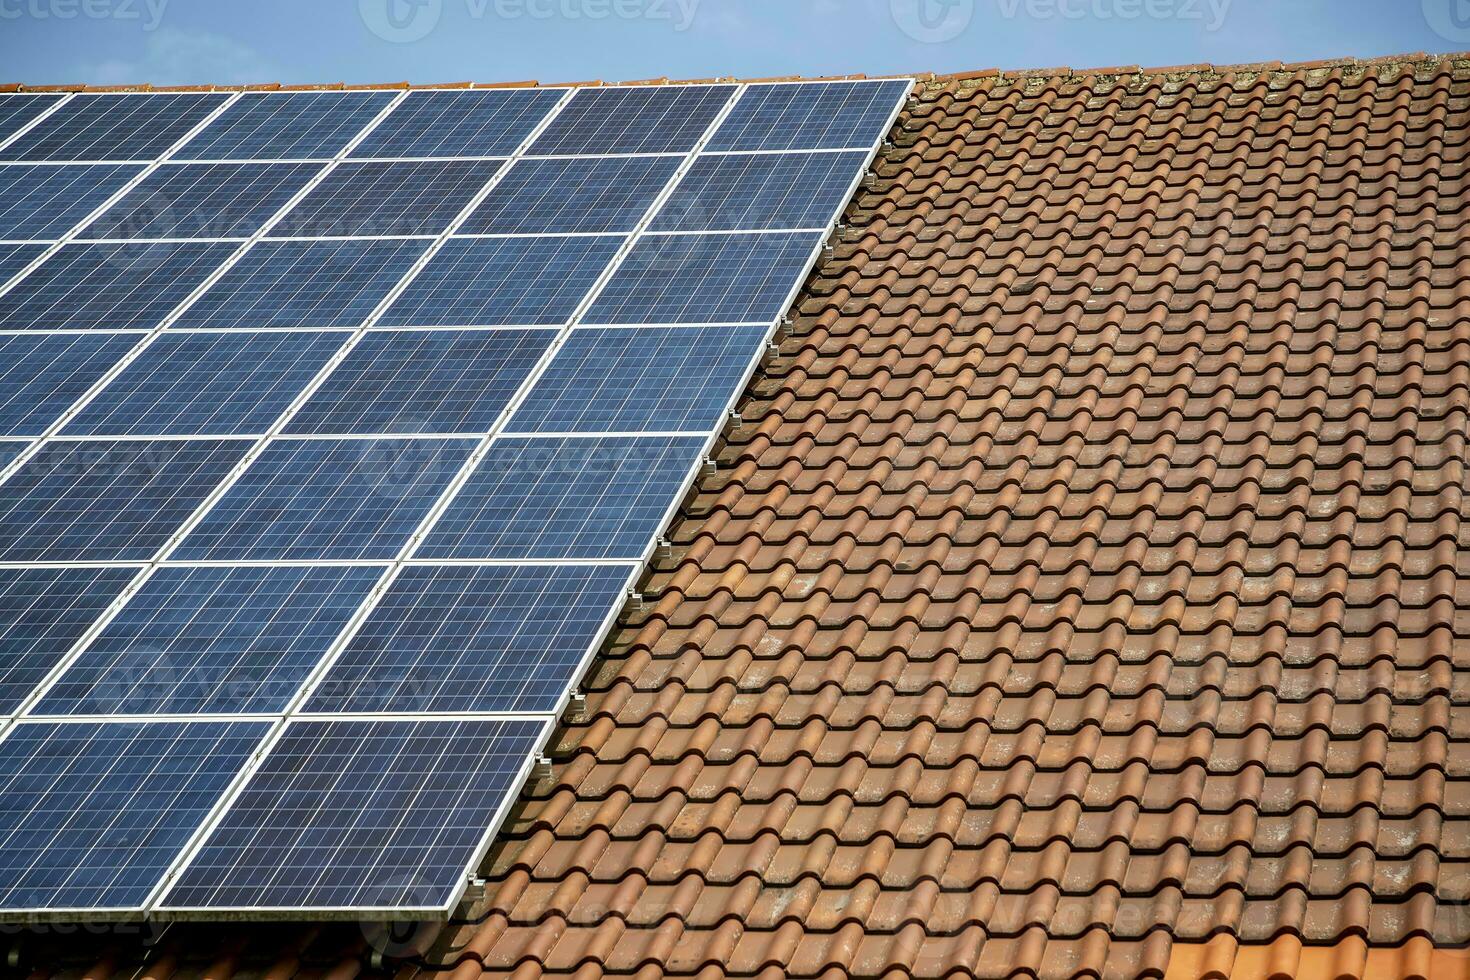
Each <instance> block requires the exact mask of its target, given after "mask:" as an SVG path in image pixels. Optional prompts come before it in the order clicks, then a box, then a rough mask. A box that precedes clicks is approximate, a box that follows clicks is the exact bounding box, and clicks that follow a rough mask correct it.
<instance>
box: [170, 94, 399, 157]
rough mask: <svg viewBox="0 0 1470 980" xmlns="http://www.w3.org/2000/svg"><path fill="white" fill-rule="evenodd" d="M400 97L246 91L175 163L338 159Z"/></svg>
mask: <svg viewBox="0 0 1470 980" xmlns="http://www.w3.org/2000/svg"><path fill="white" fill-rule="evenodd" d="M397 94H398V93H395V92H387V91H367V92H246V93H244V94H242V95H241V96H240V98H239V99H238V100H236V101H235V102H234V104H232V105H231V106H230V107H229V108H228V109H226V110H225V111H224V112H223V113H221V114H220V116H219V118H217V119H215V120H214V121H212V122H211V123H210V124H209V125H208V126H206V127H205V128H204V129H203V130H202V131H201V132H200V133H198V134H197V135H196V136H195V137H194V138H193V139H191V140H189V142H188V143H185V144H184V145H183V146H182V147H180V148H179V150H178V151H177V152H176V153H174V155H173V156H174V159H176V160H269V159H278V158H281V159H315V158H319V159H326V158H330V157H334V156H336V155H337V154H338V153H340V152H342V150H344V149H345V148H346V147H347V146H348V144H349V143H350V142H351V141H352V139H353V138H354V137H356V136H357V135H358V134H359V133H360V132H362V130H363V128H364V127H366V126H367V125H368V123H370V122H372V121H373V119H374V117H376V116H377V115H378V114H379V113H380V112H382V111H383V109H384V108H386V107H387V106H388V105H389V104H390V103H391V102H392V101H393V99H394V97H395V96H396V95H397Z"/></svg>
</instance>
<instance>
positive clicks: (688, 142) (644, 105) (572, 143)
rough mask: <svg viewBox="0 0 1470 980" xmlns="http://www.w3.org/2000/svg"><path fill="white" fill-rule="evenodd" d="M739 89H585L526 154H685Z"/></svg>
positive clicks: (720, 86) (666, 87)
mask: <svg viewBox="0 0 1470 980" xmlns="http://www.w3.org/2000/svg"><path fill="white" fill-rule="evenodd" d="M737 90H738V89H737V87H736V86H734V85H678V86H652V85H650V86H637V87H616V88H584V89H579V90H578V91H577V93H576V94H575V95H573V96H572V100H571V102H569V103H567V106H566V108H564V109H562V111H561V112H560V113H559V114H558V115H557V117H556V118H555V119H553V120H552V121H551V125H549V126H547V127H546V129H545V131H544V132H542V133H541V135H540V136H538V137H537V138H536V141H535V142H534V143H532V144H531V146H530V149H528V150H527V151H526V152H527V154H528V155H530V156H546V155H551V154H563V153H581V154H602V153H666V152H679V153H682V152H685V151H687V150H690V149H692V148H693V147H694V146H695V144H696V143H698V142H699V140H700V138H701V137H702V136H703V135H704V132H705V130H706V129H708V128H709V125H710V123H711V122H713V121H714V119H715V117H716V116H718V115H719V114H720V111H721V110H722V109H724V107H725V104H726V103H727V102H728V101H729V99H730V96H731V95H732V94H734V93H735V92H736V91H737Z"/></svg>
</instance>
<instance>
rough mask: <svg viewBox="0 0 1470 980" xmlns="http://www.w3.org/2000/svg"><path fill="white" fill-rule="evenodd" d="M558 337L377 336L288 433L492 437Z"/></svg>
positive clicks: (347, 361)
mask: <svg viewBox="0 0 1470 980" xmlns="http://www.w3.org/2000/svg"><path fill="white" fill-rule="evenodd" d="M555 339H556V331H554V330H422V331H419V330H413V331H384V332H375V333H371V334H369V335H368V336H367V337H365V338H363V340H362V341H361V342H360V343H359V344H358V345H357V346H356V347H354V348H353V349H352V351H351V353H349V354H348V355H347V356H346V357H345V358H344V359H343V360H342V363H341V364H339V365H337V367H336V368H334V369H333V370H332V373H331V374H330V375H329V376H328V377H327V379H326V380H325V381H324V382H323V383H322V385H321V387H320V388H318V389H317V390H316V392H315V394H313V395H312V396H311V398H310V399H309V400H308V401H307V403H306V404H305V405H303V406H302V407H301V409H300V410H299V411H298V412H297V413H296V415H295V417H293V418H292V420H291V422H290V423H289V424H288V425H287V426H286V431H287V432H290V433H299V434H327V433H330V434H335V435H343V434H349V433H356V434H365V433H383V434H389V433H416V432H433V433H444V434H449V433H481V434H483V433H487V432H489V431H490V429H491V427H492V426H493V425H494V424H495V420H496V418H498V417H499V415H500V412H501V410H502V409H504V408H505V406H506V404H507V403H508V402H509V401H510V399H511V397H512V396H513V395H515V393H516V391H517V389H518V388H519V387H520V385H521V383H522V382H523V381H524V380H525V379H526V377H527V376H528V375H529V374H530V373H531V368H533V367H534V366H535V364H536V362H537V361H538V360H540V358H541V355H542V354H543V353H545V351H546V349H547V348H548V347H550V346H551V343H552V341H553V340H555Z"/></svg>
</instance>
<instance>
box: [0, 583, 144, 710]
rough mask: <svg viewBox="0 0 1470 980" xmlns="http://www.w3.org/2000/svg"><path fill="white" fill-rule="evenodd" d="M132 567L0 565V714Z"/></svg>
mask: <svg viewBox="0 0 1470 980" xmlns="http://www.w3.org/2000/svg"><path fill="white" fill-rule="evenodd" d="M137 574H138V570H137V569H136V568H119V567H111V568H79V567H75V566H74V567H71V568H0V714H9V713H11V712H12V711H15V710H16V709H17V708H18V707H20V703H21V702H22V701H23V700H25V698H26V697H27V696H28V695H29V694H30V693H31V691H33V690H35V687H36V685H37V684H39V683H41V681H42V680H44V679H45V678H46V675H47V674H49V673H51V671H52V669H53V668H55V667H56V665H57V664H58V663H60V662H61V658H62V657H64V656H66V654H67V653H68V652H70V651H71V648H72V647H74V646H76V644H77V641H78V640H80V639H81V638H82V634H83V633H85V632H86V631H87V629H88V627H90V626H91V625H92V624H93V623H95V622H96V621H97V619H98V618H99V617H100V616H101V615H102V613H103V612H104V611H106V609H107V607H108V606H110V605H112V603H113V602H114V601H115V600H116V599H117V597H118V596H120V595H121V594H122V591H123V589H124V588H126V587H127V584H128V583H129V582H131V581H132V580H133V578H134V577H136V576H137Z"/></svg>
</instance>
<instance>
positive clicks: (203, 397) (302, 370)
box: [65, 331, 345, 436]
mask: <svg viewBox="0 0 1470 980" xmlns="http://www.w3.org/2000/svg"><path fill="white" fill-rule="evenodd" d="M344 342H345V337H344V336H343V335H342V334H340V333H307V332H300V333H247V332H244V331H240V332H238V333H179V334H175V333H170V332H168V331H165V332H164V335H163V336H161V337H159V338H158V339H157V340H155V341H154V342H153V343H152V344H150V345H149V346H148V347H147V348H146V349H145V350H144V351H143V353H142V354H140V355H139V356H138V358H137V359H136V360H135V361H133V362H132V363H131V364H129V365H128V366H127V368H125V369H124V370H123V371H122V372H121V373H120V374H119V375H118V376H117V377H116V378H114V379H113V380H112V381H110V382H109V383H108V385H107V387H106V388H104V389H102V391H101V392H100V393H99V394H98V395H97V397H96V398H94V399H93V400H92V401H91V402H90V403H88V405H87V406H86V408H84V409H82V411H81V412H79V413H78V414H77V416H76V418H74V419H73V420H72V421H71V422H69V423H67V426H66V429H65V433H66V434H67V435H89V436H121V435H153V436H167V435H209V436H230V435H261V434H264V433H265V431H266V430H267V429H269V428H270V427H271V425H272V424H273V423H274V422H275V421H276V418H277V417H278V416H279V415H280V414H281V413H282V412H284V411H285V410H286V408H287V406H289V405H290V404H291V402H292V401H294V400H295V398H296V396H297V395H299V394H300V393H301V390H302V389H303V388H305V387H306V384H307V382H309V381H310V380H311V379H312V378H314V377H316V375H317V373H318V372H319V371H320V370H321V368H322V367H323V366H324V365H325V364H326V363H327V361H328V360H330V359H331V357H332V355H333V354H335V353H336V352H337V351H338V350H340V349H341V347H342V345H343V343H344Z"/></svg>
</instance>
